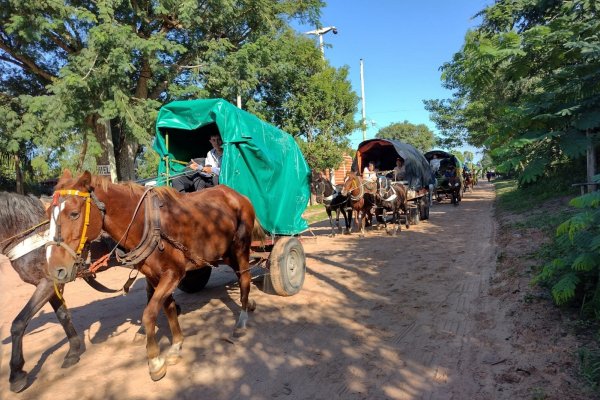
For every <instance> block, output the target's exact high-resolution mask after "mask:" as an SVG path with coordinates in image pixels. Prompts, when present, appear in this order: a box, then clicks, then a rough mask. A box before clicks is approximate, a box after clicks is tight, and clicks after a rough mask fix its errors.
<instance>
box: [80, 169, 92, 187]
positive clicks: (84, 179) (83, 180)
mask: <svg viewBox="0 0 600 400" xmlns="http://www.w3.org/2000/svg"><path fill="white" fill-rule="evenodd" d="M77 185H80V186H83V187H84V188H86V190H89V189H90V187H91V186H92V174H91V173H90V171H87V170H86V171H84V172H83V174H82V175H81V176H80V177H79V180H78V181H77Z"/></svg>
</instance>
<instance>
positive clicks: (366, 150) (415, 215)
mask: <svg viewBox="0 0 600 400" xmlns="http://www.w3.org/2000/svg"><path fill="white" fill-rule="evenodd" d="M397 158H401V159H402V160H403V162H404V166H405V170H406V173H405V180H403V181H400V183H402V184H403V185H405V186H406V187H407V188H408V191H407V195H408V201H409V203H410V204H409V212H408V215H407V216H406V218H407V221H406V222H407V223H411V224H418V223H419V222H420V220H426V219H429V207H430V205H431V188H432V186H431V188H430V185H432V184H433V181H432V175H431V168H430V166H429V163H428V162H427V160H426V159H425V157H424V156H423V154H422V153H421V152H420V151H419V150H417V149H416V148H415V147H414V146H412V145H410V144H408V143H403V142H400V141H397V140H392V139H369V140H365V141H364V142H362V143H360V144H359V146H358V149H357V151H356V156H355V158H354V161H353V163H352V170H353V171H357V172H358V173H360V172H362V171H363V169H364V168H365V166H366V165H367V164H368V163H369V162H370V161H373V162H374V163H375V165H376V168H377V169H378V170H379V171H380V172H379V173H380V174H382V175H386V176H388V177H391V176H392V174H391V171H392V170H393V169H394V167H395V166H396V159H397Z"/></svg>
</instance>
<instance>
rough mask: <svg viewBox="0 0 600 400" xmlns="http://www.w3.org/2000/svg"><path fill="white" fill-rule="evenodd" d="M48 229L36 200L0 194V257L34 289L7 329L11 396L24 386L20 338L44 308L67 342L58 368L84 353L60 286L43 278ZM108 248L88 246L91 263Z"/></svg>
mask: <svg viewBox="0 0 600 400" xmlns="http://www.w3.org/2000/svg"><path fill="white" fill-rule="evenodd" d="M48 226H49V221H48V219H47V217H46V210H45V208H44V206H43V204H42V202H40V200H39V199H37V198H35V197H33V196H23V195H20V194H17V193H7V192H0V253H2V254H5V255H6V256H7V257H8V258H9V259H10V260H11V265H12V267H13V268H14V269H15V271H16V272H17V273H18V274H19V277H20V278H21V279H22V280H23V282H27V283H30V284H32V285H34V286H36V288H35V291H34V292H33V294H32V295H31V298H30V299H29V301H28V302H27V304H25V306H24V307H23V309H22V310H21V312H19V314H18V315H17V317H16V318H15V319H14V321H13V322H12V326H11V329H10V336H11V341H12V352H11V357H10V377H9V382H10V390H11V391H13V392H20V391H21V390H23V389H25V387H26V385H27V373H26V372H25V371H24V370H23V367H24V366H25V359H24V357H23V336H24V334H25V330H26V329H27V325H28V324H29V322H30V321H31V319H32V318H33V317H34V316H35V314H37V312H38V311H39V310H40V309H41V308H42V307H43V306H44V304H46V303H50V305H51V306H52V308H53V309H54V312H55V313H56V317H57V318H58V320H59V322H60V324H61V325H62V327H63V329H64V331H65V334H66V335H67V339H68V341H69V351H68V352H67V355H66V356H65V359H64V360H63V363H62V368H68V367H70V366H72V365H74V364H76V363H77V362H78V361H79V356H80V355H81V353H83V352H84V351H85V346H84V344H83V341H82V340H81V338H80V337H79V335H78V334H77V331H76V330H75V327H74V326H73V322H72V320H71V313H70V312H69V310H68V309H67V305H66V304H65V302H64V301H62V300H61V298H60V297H59V296H62V291H63V287H64V285H63V284H58V285H57V286H56V288H55V287H54V285H53V282H52V280H50V279H49V278H48V276H47V274H46V255H45V250H44V244H45V242H46V241H47V235H46V233H47V232H48ZM108 246H110V245H108ZM108 246H107V245H106V243H104V242H103V241H97V242H94V243H92V246H90V248H89V252H90V257H91V259H92V260H93V259H96V258H97V257H98V256H99V255H100V254H105V253H106V252H107V251H108V250H107V247H108ZM108 248H110V247H108ZM84 279H85V280H86V282H88V283H89V284H90V285H91V286H92V287H94V288H96V289H97V290H101V291H105V292H106V291H111V290H110V289H107V288H105V287H104V286H102V285H101V284H99V283H98V282H95V281H94V279H93V276H86V277H85V278H84Z"/></svg>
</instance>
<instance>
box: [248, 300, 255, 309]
mask: <svg viewBox="0 0 600 400" xmlns="http://www.w3.org/2000/svg"><path fill="white" fill-rule="evenodd" d="M254 310H256V301H255V300H254V299H248V311H251V312H252V311H254Z"/></svg>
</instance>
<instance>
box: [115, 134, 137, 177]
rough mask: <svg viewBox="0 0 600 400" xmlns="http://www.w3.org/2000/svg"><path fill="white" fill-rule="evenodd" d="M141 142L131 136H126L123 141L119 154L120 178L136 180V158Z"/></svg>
mask: <svg viewBox="0 0 600 400" xmlns="http://www.w3.org/2000/svg"><path fill="white" fill-rule="evenodd" d="M138 148H139V144H138V143H137V142H134V141H133V140H131V139H130V138H127V137H126V138H125V140H124V141H123V142H121V146H120V152H119V155H118V164H119V179H121V180H123V181H134V180H135V179H136V178H137V177H136V173H135V158H136V156H137V153H138Z"/></svg>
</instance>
